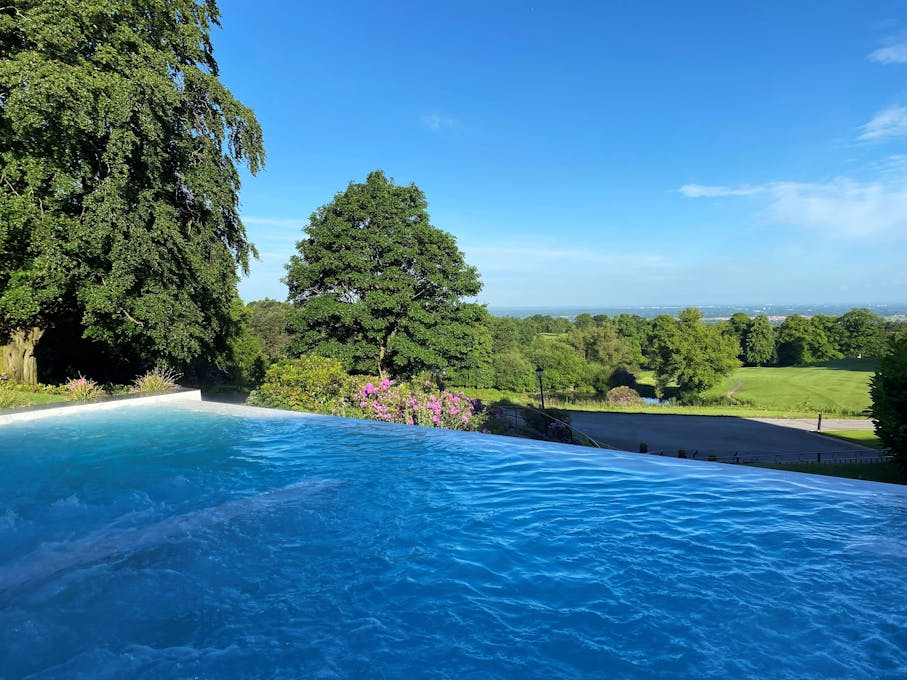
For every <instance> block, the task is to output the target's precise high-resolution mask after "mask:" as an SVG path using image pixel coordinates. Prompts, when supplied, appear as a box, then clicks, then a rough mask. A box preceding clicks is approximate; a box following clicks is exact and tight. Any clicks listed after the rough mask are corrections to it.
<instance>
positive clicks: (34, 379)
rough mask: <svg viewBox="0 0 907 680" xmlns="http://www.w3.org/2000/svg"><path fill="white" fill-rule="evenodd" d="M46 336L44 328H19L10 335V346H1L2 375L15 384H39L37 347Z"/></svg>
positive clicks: (0, 362)
mask: <svg viewBox="0 0 907 680" xmlns="http://www.w3.org/2000/svg"><path fill="white" fill-rule="evenodd" d="M42 335H44V329H43V328H29V329H27V330H26V329H23V328H18V329H16V330H14V331H13V332H12V333H10V341H9V343H8V344H6V345H3V346H0V373H5V374H6V375H8V376H9V379H10V380H12V381H14V382H19V383H23V384H25V385H37V384H38V362H37V360H36V359H35V345H37V344H38V340H40V339H41V336H42Z"/></svg>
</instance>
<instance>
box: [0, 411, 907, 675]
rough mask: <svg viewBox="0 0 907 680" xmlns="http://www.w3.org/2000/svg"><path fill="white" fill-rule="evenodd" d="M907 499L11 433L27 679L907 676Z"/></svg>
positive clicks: (284, 443) (390, 433)
mask: <svg viewBox="0 0 907 680" xmlns="http://www.w3.org/2000/svg"><path fill="white" fill-rule="evenodd" d="M905 567H907V493H905V491H904V490H902V489H900V488H898V487H893V486H888V485H882V484H871V483H863V482H856V481H846V480H836V479H832V478H822V477H815V476H807V475H795V474H791V473H780V472H772V471H759V470H754V469H742V468H738V467H735V466H730V465H721V464H715V463H699V462H695V461H682V460H676V459H670V460H668V459H661V458H656V457H650V456H643V455H639V454H623V453H612V452H600V451H596V450H591V449H582V448H578V447H568V446H561V445H555V444H546V443H538V442H530V441H523V440H515V439H510V438H504V437H493V436H490V435H480V434H465V433H452V432H441V431H435V430H427V429H424V428H412V427H399V426H392V425H384V424H378V423H369V422H362V421H349V420H342V419H333V418H325V417H313V416H301V415H297V414H284V413H279V412H271V411H264V410H255V409H247V408H242V407H226V406H213V405H197V406H194V407H160V406H159V407H135V408H124V409H120V410H116V411H111V412H106V413H98V414H93V415H72V416H68V417H54V418H49V419H45V420H40V421H36V422H33V423H30V424H20V425H6V426H2V427H0V675H2V676H3V677H9V678H14V677H21V676H29V675H33V676H34V677H79V676H80V675H83V676H92V677H105V676H106V677H130V676H135V675H141V676H166V677H194V676H198V677H288V678H289V677H357V676H358V677H361V676H370V677H392V678H393V677H423V676H435V677H451V678H460V677H483V678H485V677H516V678H555V677H579V676H600V677H609V678H622V677H626V678H664V677H676V678H692V677H696V678H703V677H711V678H766V677H772V678H903V677H907V578H905V574H907V571H905Z"/></svg>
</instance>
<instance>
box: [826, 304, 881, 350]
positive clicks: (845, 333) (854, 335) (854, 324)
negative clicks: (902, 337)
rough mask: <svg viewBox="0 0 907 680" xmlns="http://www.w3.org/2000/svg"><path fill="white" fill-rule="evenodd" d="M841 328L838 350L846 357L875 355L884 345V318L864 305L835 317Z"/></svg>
mask: <svg viewBox="0 0 907 680" xmlns="http://www.w3.org/2000/svg"><path fill="white" fill-rule="evenodd" d="M835 323H836V324H837V326H838V327H839V328H840V329H841V330H840V336H841V342H840V350H841V353H842V354H843V355H844V356H846V357H877V356H879V354H880V353H881V352H882V351H883V349H884V347H885V335H884V330H885V320H884V319H883V318H882V317H880V316H878V315H876V314H873V313H872V312H871V311H870V310H868V309H866V308H865V307H861V308H855V309H851V310H850V311H849V312H846V313H844V314H842V315H841V316H839V317H838V318H837V319H835Z"/></svg>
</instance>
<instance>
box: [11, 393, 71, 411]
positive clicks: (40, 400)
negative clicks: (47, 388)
mask: <svg viewBox="0 0 907 680" xmlns="http://www.w3.org/2000/svg"><path fill="white" fill-rule="evenodd" d="M57 401H66V398H65V397H64V396H63V395H61V394H48V393H46V392H25V391H20V390H11V389H3V388H0V408H22V407H24V406H38V405H39V404H50V403H53V402H57Z"/></svg>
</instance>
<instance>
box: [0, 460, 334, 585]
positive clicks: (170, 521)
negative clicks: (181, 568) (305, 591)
mask: <svg viewBox="0 0 907 680" xmlns="http://www.w3.org/2000/svg"><path fill="white" fill-rule="evenodd" d="M340 485H341V482H339V481H337V480H334V479H321V478H312V479H306V480H303V481H299V482H296V483H294V484H289V485H288V486H284V487H281V488H278V489H273V490H271V491H265V492H263V493H260V494H257V495H255V496H247V497H245V498H240V499H238V500H233V501H227V502H226V503H222V504H221V505H217V506H214V507H210V508H202V509H201V510H194V511H192V512H187V513H184V514H182V515H176V516H174V517H169V518H167V519H165V520H161V521H160V522H156V523H154V524H150V525H146V526H139V527H130V528H126V529H111V528H107V529H102V530H100V531H95V532H92V533H90V534H88V535H87V536H85V537H83V538H79V539H75V540H72V541H63V542H59V543H48V544H44V545H42V546H40V547H39V548H37V549H36V550H34V551H32V552H31V553H29V554H28V555H25V556H24V557H22V558H21V559H19V560H16V561H15V562H11V563H9V564H6V565H3V566H0V594H4V595H6V594H9V593H10V592H11V591H16V590H18V589H20V588H22V587H23V586H26V585H29V584H33V583H40V582H42V581H45V580H47V579H49V578H52V577H53V576H55V575H57V574H60V573H64V572H67V571H70V570H72V569H75V568H80V567H85V566H88V565H91V564H95V563H98V562H104V561H107V560H110V559H111V558H113V557H116V556H118V555H129V554H132V553H135V552H138V551H140V550H146V549H148V548H151V547H154V546H157V545H160V544H162V543H166V542H169V541H173V540H179V539H186V538H191V537H192V535H193V534H194V533H196V532H198V531H200V530H202V529H207V528H210V527H212V526H216V525H220V524H225V523H227V522H229V521H230V520H233V519H235V518H237V517H243V516H248V515H255V514H257V513H260V512H262V511H265V510H267V509H269V508H272V507H275V506H280V505H284V504H288V503H293V502H296V501H300V500H304V499H306V498H310V497H312V496H316V495H318V494H321V493H324V492H326V491H329V490H331V489H334V488H337V487H338V486H340Z"/></svg>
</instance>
